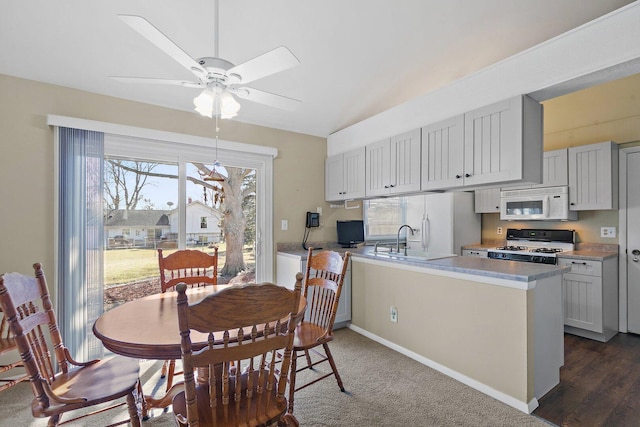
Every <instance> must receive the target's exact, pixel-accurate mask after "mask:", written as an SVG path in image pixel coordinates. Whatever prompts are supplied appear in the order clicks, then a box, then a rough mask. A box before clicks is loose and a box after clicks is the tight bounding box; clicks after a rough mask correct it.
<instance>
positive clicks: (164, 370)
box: [160, 360, 169, 378]
mask: <svg viewBox="0 0 640 427" xmlns="http://www.w3.org/2000/svg"><path fill="white" fill-rule="evenodd" d="M168 366H169V361H168V360H165V361H164V362H162V370H161V371H160V378H164V377H166V376H167V368H168Z"/></svg>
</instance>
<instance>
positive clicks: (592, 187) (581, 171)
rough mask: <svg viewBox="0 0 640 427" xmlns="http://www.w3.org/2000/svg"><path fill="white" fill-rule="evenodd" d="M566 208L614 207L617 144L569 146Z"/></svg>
mask: <svg viewBox="0 0 640 427" xmlns="http://www.w3.org/2000/svg"><path fill="white" fill-rule="evenodd" d="M568 156H569V209H571V210H572V211H586V210H603V209H618V144H616V143H615V142H612V141H606V142H600V143H598V144H589V145H581V146H579V147H571V148H569V153H568Z"/></svg>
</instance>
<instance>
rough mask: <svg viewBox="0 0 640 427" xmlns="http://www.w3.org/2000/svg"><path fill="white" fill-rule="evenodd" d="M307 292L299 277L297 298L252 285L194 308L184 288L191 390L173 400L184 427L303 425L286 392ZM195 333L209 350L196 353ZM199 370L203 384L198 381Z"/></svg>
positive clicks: (181, 314)
mask: <svg viewBox="0 0 640 427" xmlns="http://www.w3.org/2000/svg"><path fill="white" fill-rule="evenodd" d="M301 287H302V274H300V273H299V274H298V275H297V277H296V286H295V288H294V290H289V289H287V288H285V287H282V286H277V285H274V284H272V283H262V284H247V285H242V286H233V287H229V288H225V289H223V290H221V291H218V292H216V293H213V294H211V295H208V296H207V297H205V298H204V299H203V300H202V301H201V302H198V303H195V304H193V305H189V304H188V300H187V295H186V289H187V287H186V285H184V284H180V285H178V288H177V290H178V322H179V328H180V336H181V337H182V340H181V348H182V363H183V366H184V371H185V374H184V378H185V389H184V391H181V392H180V393H179V394H177V395H176V396H175V397H174V399H173V412H174V414H175V417H176V421H177V423H178V424H179V425H181V426H186V425H189V426H218V427H222V426H266V425H272V424H273V423H277V424H278V425H281V426H283V425H284V426H297V425H299V424H298V421H297V420H296V419H295V417H294V416H293V415H291V414H287V413H286V412H287V399H286V387H287V378H288V373H289V367H290V358H291V352H292V346H293V338H294V330H295V327H296V324H297V322H298V321H299V317H301V316H302V313H299V312H298V310H299V302H300V294H301ZM194 331H197V332H200V333H205V334H206V336H207V344H206V345H205V347H204V348H198V347H195V346H194V345H193V343H192V341H191V333H192V332H194ZM278 354H282V355H283V356H282V359H279V357H278ZM280 361H282V364H281V365H277V363H279V362H280ZM196 368H198V380H199V381H200V382H201V383H199V384H196V381H195V379H194V374H193V370H194V369H196ZM203 369H204V370H205V372H206V374H203V372H202V370H203ZM203 378H205V379H204V380H203Z"/></svg>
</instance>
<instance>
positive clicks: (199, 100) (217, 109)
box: [193, 88, 240, 119]
mask: <svg viewBox="0 0 640 427" xmlns="http://www.w3.org/2000/svg"><path fill="white" fill-rule="evenodd" d="M193 105H194V106H195V110H196V111H197V112H198V113H200V114H202V115H203V116H206V117H214V116H217V117H220V118H221V119H231V118H233V117H235V116H236V115H238V111H240V104H239V103H238V101H236V100H235V98H234V97H233V95H231V94H230V93H229V92H227V91H222V92H221V93H218V92H216V91H213V90H211V89H209V88H207V89H204V90H203V91H202V92H201V93H200V95H198V96H196V97H195V98H194V99H193Z"/></svg>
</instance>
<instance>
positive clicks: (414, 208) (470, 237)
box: [400, 191, 482, 255]
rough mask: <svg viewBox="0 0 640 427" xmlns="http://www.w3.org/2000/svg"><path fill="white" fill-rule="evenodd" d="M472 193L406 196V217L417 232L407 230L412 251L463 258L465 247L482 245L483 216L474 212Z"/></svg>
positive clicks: (457, 192)
mask: <svg viewBox="0 0 640 427" xmlns="http://www.w3.org/2000/svg"><path fill="white" fill-rule="evenodd" d="M473 197H474V194H473V192H465V191H454V192H448V193H428V194H420V195H416V196H409V197H407V198H406V199H407V210H406V212H407V218H406V221H407V222H406V224H409V225H410V226H411V227H412V228H413V229H414V230H416V231H415V233H414V234H413V235H412V234H411V232H410V231H409V230H408V229H407V228H404V229H403V231H402V233H401V235H400V238H402V237H403V235H404V236H406V238H407V247H408V248H409V249H411V250H412V251H425V252H429V253H448V254H455V255H461V254H462V249H461V248H462V246H464V245H471V244H474V243H480V234H481V228H482V226H481V220H480V214H477V213H475V212H474V210H475V206H474V199H473Z"/></svg>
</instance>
